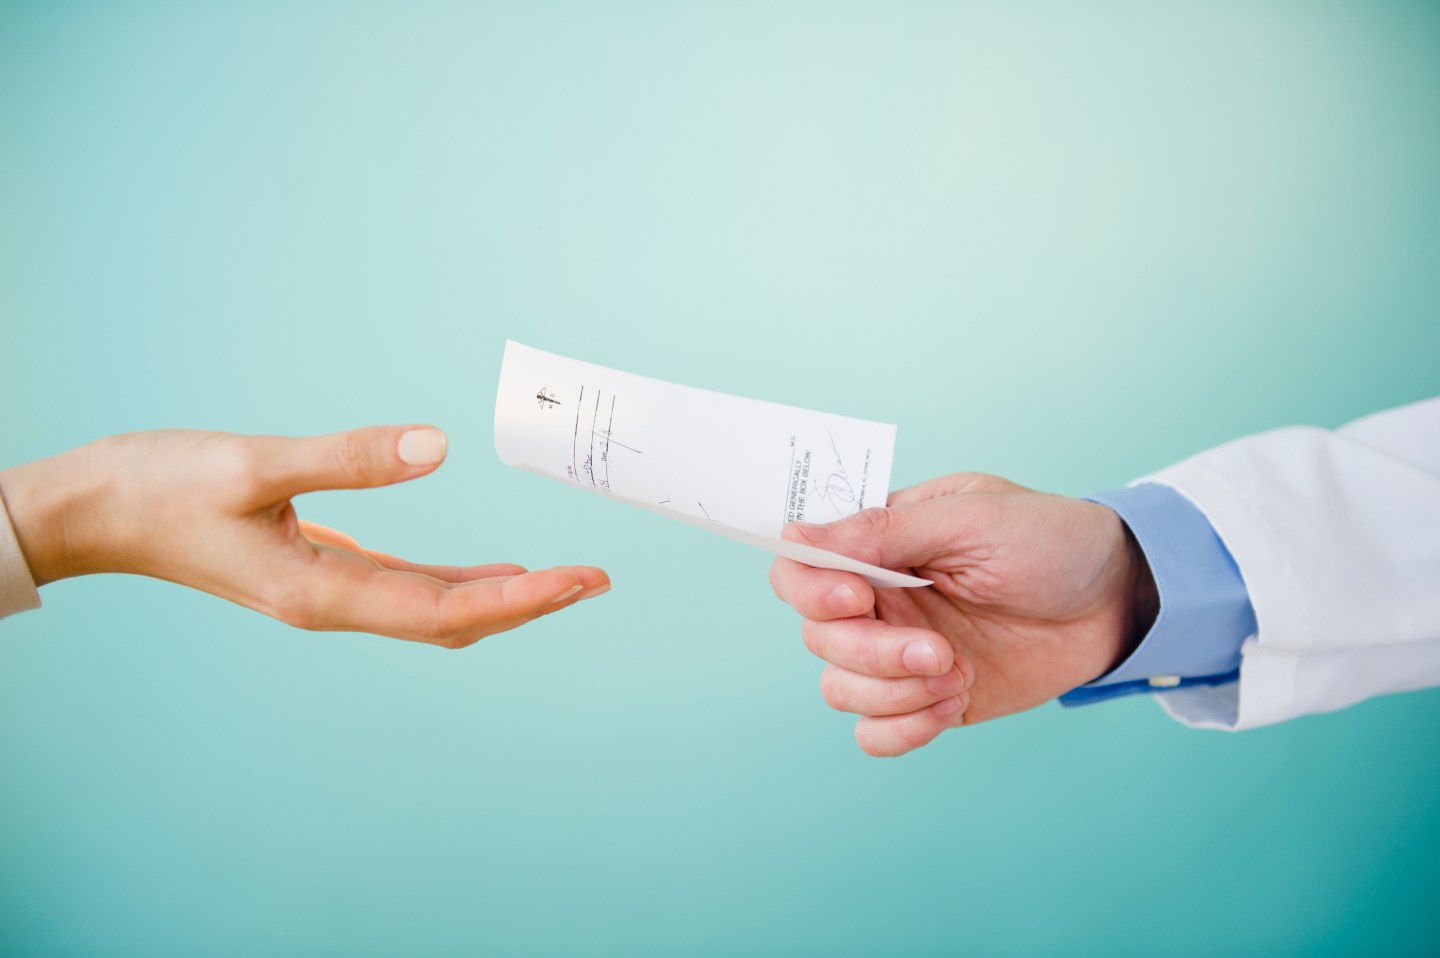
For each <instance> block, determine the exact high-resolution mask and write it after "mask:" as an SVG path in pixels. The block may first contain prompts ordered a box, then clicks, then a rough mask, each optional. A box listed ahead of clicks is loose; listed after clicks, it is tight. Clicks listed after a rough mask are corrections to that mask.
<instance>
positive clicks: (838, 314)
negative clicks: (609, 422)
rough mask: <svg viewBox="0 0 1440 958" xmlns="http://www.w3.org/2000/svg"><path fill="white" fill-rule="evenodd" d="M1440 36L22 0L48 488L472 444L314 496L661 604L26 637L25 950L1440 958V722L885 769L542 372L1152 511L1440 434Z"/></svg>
mask: <svg viewBox="0 0 1440 958" xmlns="http://www.w3.org/2000/svg"><path fill="white" fill-rule="evenodd" d="M1437 267H1440V8H1437V5H1435V4H1426V3H1377V2H1355V3H1253V2H1223V3H1210V2H1204V3H1201V2H1196V3H1171V4H1155V3H1145V2H1136V3H1132V4H1126V3H1087V4H1071V3H1053V4H1043V3H1042V4H994V5H961V4H940V3H936V4H920V3H909V4H905V3H873V4H821V3H792V4H787V3H758V2H757V3H713V4H664V3H658V2H656V3H608V4H607V3H592V4H579V3H575V4H565V3H551V4H528V3H527V4H521V3H515V4H508V5H478V4H463V5H462V4H455V5H420V4H399V3H397V4H378V3H376V4H357V3H333V4H322V3H298V4H297V3H273V4H272V3H249V4H203V5H202V4H183V3H176V4H141V3H107V4H98V3H97V4H71V3H34V4H15V3H5V4H4V5H3V6H0V323H3V336H0V410H3V413H0V415H3V433H0V461H3V462H5V463H14V462H18V461H21V460H26V459H30V458H33V457H39V456H44V455H47V454H50V453H54V452H57V451H59V450H62V449H65V448H67V447H70V446H74V445H77V444H80V443H82V442H85V441H87V440H90V439H92V438H94V437H97V436H100V435H103V434H106V433H111V432H118V431H126V430H133V429H145V428H152V427H159V426H191V427H211V428H220V429H229V430H237V431H275V432H292V433H309V432H323V431H330V430H335V429H340V428H345V427H350V426H358V425H364V424H370V423H390V422H405V421H411V420H422V421H433V422H435V423H437V424H439V425H441V426H443V427H444V428H445V429H447V430H448V431H449V433H450V436H451V438H452V455H451V456H450V460H449V462H448V463H447V464H446V465H445V467H444V468H443V469H442V470H441V471H440V472H439V473H438V474H436V475H435V476H433V477H431V478H428V479H424V480H422V481H420V482H417V483H414V484H413V485H410V486H406V487H401V488H394V489H385V490H379V491H374V492H367V493H333V494H324V495H319V496H314V497H311V498H309V499H307V500H304V501H303V502H302V506H301V511H302V514H306V515H309V516H310V517H312V518H315V519H317V520H319V521H322V522H327V523H330V524H334V525H336V526H338V527H340V528H342V529H345V530H347V531H349V532H351V533H353V534H355V535H356V536H358V537H359V538H360V539H361V540H362V541H363V542H366V543H368V544H372V545H374V546H376V547H379V548H384V549H387V550H391V551H395V552H398V553H400V554H403V555H409V556H414V557H419V558H423V559H428V560H433V561H445V562H471V561H481V560H487V561H488V560H513V561H518V562H524V563H528V564H532V565H543V564H552V563H558V562H593V563H596V564H600V565H603V566H605V567H606V568H607V569H609V571H610V572H611V573H612V574H613V576H614V581H615V590H614V592H613V594H611V595H609V596H606V597H604V598H602V599H599V600H596V601H594V602H591V603H586V604H584V605H583V606H581V607H577V608H575V609H573V610H571V611H569V612H567V613H566V614H564V615H563V616H558V617H555V618H552V619H548V620H546V621H544V622H541V623H538V624H536V625H533V626H530V627H527V628H525V629H524V630H522V631H519V632H515V633H511V634H507V635H504V636H501V637H498V638H494V639H491V640H488V641H485V642H483V643H481V644H480V645H479V646H476V647H475V648H473V649H471V650H469V651H466V652H461V653H450V652H445V651H442V650H437V649H432V648H426V647H421V646H415V645H408V644H403V643H399V642H393V641H388V640H384V639H379V638H373V637H369V636H357V635H312V634H307V633H303V632H297V631H292V630H290V629H288V628H286V627H284V626H282V625H280V624H278V623H275V622H272V621H269V620H267V619H264V618H262V617H260V616H257V615H255V614H253V613H249V612H246V611H243V610H241V609H238V608H234V607H231V606H229V605H226V604H225V603H223V602H221V601H219V600H216V599H212V598H210V597H207V596H203V595H199V594H194V593H189V592H187V591H185V590H182V589H179V588H176V587H173V586H169V585H165V584H162V583H157V582H152V581H147V580H139V579H127V578H108V579H90V580H79V581H71V582H66V583H62V584H59V585H56V586H53V587H50V588H47V589H46V591H45V595H44V599H45V603H46V607H45V609H44V610H43V612H40V613H33V614H27V615H24V616H22V617H19V618H16V619H12V620H9V621H6V622H5V623H4V624H3V625H0V953H3V954H6V955H9V954H16V955H88V956H109V955H143V956H166V955H222V956H223V955H236V956H240V955H259V954H264V955H280V956H284V955H397V954H407V955H461V954H495V955H511V954H514V955H532V954H533V955H566V954H617V955H620V954H623V955H641V954H693V955H734V954H745V953H750V954H758V953H776V954H779V953H791V954H825V955H867V954H882V953H883V954H887V955H910V954H916V955H921V954H925V955H934V954H945V953H964V954H984V955H1011V954H1015V955H1027V954H1054V953H1060V952H1062V951H1063V952H1064V953H1066V954H1080V955H1090V954H1102V953H1104V954H1126V953H1135V954H1142V953H1147V954H1148V953H1151V952H1154V951H1156V950H1158V951H1163V952H1166V953H1170V954H1177V955H1210V954H1217V953H1228V954H1262V953H1263V954H1267V955H1283V954H1292V953H1301V952H1303V953H1306V954H1311V955H1326V954H1334V955H1345V954H1355V953H1358V952H1359V951H1360V950H1361V949H1366V950H1369V951H1372V952H1386V953H1392V954H1401V953H1407V952H1408V953H1434V951H1435V949H1436V948H1437V947H1440V918H1437V912H1436V911H1435V908H1434V903H1435V896H1436V888H1437V879H1440V870H1437V865H1436V862H1437V860H1440V750H1437V747H1436V742H1435V737H1434V729H1435V728H1436V726H1437V722H1440V692H1424V693H1417V694H1411V695H1407V696H1401V697H1395V698H1389V699H1384V700H1379V701H1373V702H1370V703H1367V704H1365V705H1363V706H1360V707H1358V708H1355V709H1352V710H1350V711H1348V712H1344V713H1340V714H1336V715H1330V716H1322V717H1315V718H1307V719H1303V720H1300V721H1297V722H1294V723H1292V724H1290V725H1286V726H1282V727H1277V728H1272V729H1266V730H1262V731H1256V732H1251V733H1247V734H1243V735H1240V736H1229V735H1224V734H1217V733H1205V732H1192V731H1187V730H1185V729H1183V728H1181V727H1180V726H1178V725H1175V724H1172V723H1171V722H1170V721H1169V720H1168V719H1166V718H1165V717H1164V716H1163V715H1162V713H1161V712H1160V711H1159V710H1158V709H1157V708H1156V707H1155V706H1154V705H1153V704H1152V703H1150V702H1148V701H1146V700H1144V699H1135V700H1131V701H1125V702H1121V703H1117V704H1112V705H1104V706H1099V707H1095V708H1091V709H1087V710H1081V711H1076V712H1062V711H1061V710H1060V709H1059V708H1058V707H1057V706H1054V705H1051V706H1048V707H1045V708H1041V709H1039V710H1037V711H1034V712H1032V713H1029V714H1026V715H1024V716H1021V717H1018V718H1013V719H1009V720H1006V721H1003V722H998V723H994V724H991V725H985V726H982V727H979V728H975V729H970V730H965V731H962V732H952V733H949V734H947V735H946V736H944V738H943V739H942V740H941V741H940V742H939V743H938V744H936V745H934V746H932V747H930V748H927V749H924V750H923V751H922V752H920V753H917V754H915V755H912V756H910V757H908V758H905V759H903V760H899V761H875V760H870V759H867V758H865V757H864V756H862V755H861V754H860V753H859V751H858V750H857V749H856V748H855V746H854V744H853V742H852V740H851V720H850V719H849V718H847V717H844V716H841V715H839V714H836V713H833V712H830V711H829V710H828V709H826V708H825V707H824V705H823V704H822V703H821V701H820V699H819V696H818V693H817V691H816V677H817V675H818V672H819V665H818V663H817V662H816V661H815V660H813V659H812V658H811V657H810V656H809V655H808V653H807V652H806V651H805V649H804V648H803V646H802V644H801V642H800V640H799V638H798V632H797V621H796V619H795V617H794V616H793V615H792V614H791V613H790V611H789V610H788V609H786V608H784V607H782V606H781V605H780V603H779V602H778V601H776V600H775V599H774V598H773V597H772V595H771V593H770V590H769V587H768V585H767V583H766V568H767V559H766V557H765V556H764V555H763V554H761V553H759V552H756V551H752V550H750V549H747V548H746V547H743V546H740V545H737V544H733V543H729V542H727V541H723V540H719V539H713V538H709V537H706V536H704V535H702V534H700V533H698V532H695V531H693V530H691V529H689V528H686V527H682V526H680V525H678V524H669V523H666V522H665V521H663V520H662V519H659V518H656V517H653V516H650V515H647V514H641V513H638V512H635V511H633V510H627V509H624V508H622V507H621V506H619V505H616V504H613V503H605V502H603V501H600V500H598V499H595V498H591V497H588V496H584V495H581V494H580V493H578V492H575V491H574V490H570V489H566V488H564V487H563V486H561V485H559V484H557V483H551V482H547V481H545V480H542V479H540V478H538V477H536V476H533V475H530V474H526V473H521V472H518V471H511V470H507V469H505V468H504V467H502V466H501V465H500V464H499V462H498V461H497V460H496V458H495V455H494V453H493V451H492V449H491V445H490V416H491V411H492V408H493V407H492V401H493V390H494V386H495V379H496V374H497V368H498V363H499V359H500V351H501V345H502V343H503V340H504V339H505V338H506V337H507V336H509V337H515V338H519V339H522V340H524V341H527V342H529V343H531V344H533V345H536V346H539V347H542V348H547V349H552V350H556V351H560V352H565V353H568V354H572V355H575V356H577V357H581V358H585V359H589V360H592V361H595V362H600V363H605V364H608V365H613V366H618V367H621V368H624V369H627V370H633V371H636V372H640V373H645V374H650V375H654V376H661V377H666V378H671V379H675V380H678V381H681V382H686V383H693V384H697V385H702V386H708V387H712V388H716V389H721V390H729V391H737V392H743V393H747V394H751V395H755V396H760V397H764V398H769V399H773V400H778V401H782V402H788V403H795V404H803V405H813V406H815V407H818V408H821V409H827V410H833V411H837V412H843V413H848V414H852V415H856V416H864V417H870V418H876V419H881V420H886V421H890V422H895V423H898V424H899V427H900V438H899V445H898V448H897V456H896V474H895V482H896V485H897V486H900V485H908V484H910V483H913V482H917V481H919V480H922V479H925V478H928V477H930V476H933V475H937V474H940V473H943V472H947V471H951V470H955V469H961V468H964V469H979V470H989V471H995V472H999V473H1002V474H1004V475H1007V476H1010V477H1012V478H1015V479H1017V480H1019V481H1022V482H1025V483H1029V484H1032V485H1037V486H1040V487H1043V488H1046V489H1051V490H1056V491H1061V492H1066V493H1081V492H1085V491H1087V490H1093V489H1097V488H1104V487H1109V486H1112V485H1116V484H1120V483H1123V482H1125V481H1126V480H1128V479H1130V478H1132V477H1134V476H1136V475H1140V474H1143V473H1144V472H1146V471H1148V470H1150V469H1153V468H1157V467H1159V466H1162V465H1165V464H1167V463H1170V462H1172V461H1174V460H1176V459H1178V458H1181V457H1183V456H1185V455H1186V454H1188V453H1190V452H1192V451H1196V450H1199V449H1202V448H1205V447H1208V446H1211V445H1214V444H1217V443H1219V442H1221V441H1223V440H1225V439H1227V438H1231V437H1234V436H1237V435H1239V434H1243V433H1248V432H1253V431H1258V430H1262V429H1266V428H1269V427H1273V426H1278V425H1283V424H1290V423H1297V422H1303V423H1314V424H1320V425H1326V426H1335V425H1339V424H1340V423H1342V422H1344V421H1346V420H1347V419H1349V418H1352V417H1355V416H1358V415H1361V414H1364V413H1366V412H1369V411H1372V410H1374V409H1377V408H1381V407H1386V406H1390V405H1395V404H1399V403H1402V402H1406V401H1411V400H1415V399H1419V398H1422V397H1424V396H1427V395H1430V394H1434V393H1436V392H1440V268H1437Z"/></svg>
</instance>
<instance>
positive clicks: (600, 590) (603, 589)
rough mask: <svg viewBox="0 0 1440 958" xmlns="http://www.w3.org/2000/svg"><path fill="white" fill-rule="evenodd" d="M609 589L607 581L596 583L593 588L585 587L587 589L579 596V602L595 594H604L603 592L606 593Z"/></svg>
mask: <svg viewBox="0 0 1440 958" xmlns="http://www.w3.org/2000/svg"><path fill="white" fill-rule="evenodd" d="M576 588H579V587H578V586H577V587H576ZM609 591H610V583H608V582H607V583H605V584H604V585H597V586H595V587H594V588H591V589H587V590H586V591H585V594H584V595H582V596H580V601H581V602H584V601H585V600H586V599H593V598H595V597H596V596H597V595H604V594H605V593H607V592H609Z"/></svg>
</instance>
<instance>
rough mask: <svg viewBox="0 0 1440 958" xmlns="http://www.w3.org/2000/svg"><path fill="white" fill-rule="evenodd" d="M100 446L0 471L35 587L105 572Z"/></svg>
mask: <svg viewBox="0 0 1440 958" xmlns="http://www.w3.org/2000/svg"><path fill="white" fill-rule="evenodd" d="M102 458H103V457H102V455H101V451H100V449H99V444H98V443H92V444H91V445H89V446H84V447H81V448H80V449H75V450H71V451H70V452H65V453H61V454H60V455H58V456H52V457H50V458H48V459H41V460H38V461H36V462H30V463H25V464H23V465H19V466H14V467H12V468H10V469H6V470H3V471H0V496H3V498H4V501H5V507H6V509H7V510H8V512H9V514H10V523H11V525H12V526H13V527H14V529H15V537H16V539H17V540H18V541H19V543H20V552H21V554H23V555H24V557H25V563H26V565H28V566H29V567H30V575H31V577H32V578H33V579H34V580H35V584H36V585H37V586H42V585H45V584H46V583H49V582H56V581H58V580H60V579H68V578H71V577H73V576H77V575H86V574H89V573H92V572H100V571H103V570H102V569H101V568H99V567H98V566H97V560H96V550H95V548H94V546H95V543H97V542H99V541H102V540H103V538H104V535H103V532H102V531H101V529H100V524H101V522H102V520H103V519H104V515H105V510H104V508H103V505H102V503H103V502H104V500H105V496H106V490H107V489H108V487H109V480H108V477H107V475H106V473H105V471H104V470H103V469H102V468H101V466H100V463H101V461H102Z"/></svg>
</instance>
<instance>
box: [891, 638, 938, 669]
mask: <svg viewBox="0 0 1440 958" xmlns="http://www.w3.org/2000/svg"><path fill="white" fill-rule="evenodd" d="M900 658H901V660H902V661H903V662H904V663H905V667H906V668H907V669H909V670H910V671H911V672H919V673H921V674H928V675H934V674H935V673H936V672H939V671H940V656H938V655H936V654H935V649H934V648H932V647H931V645H930V643H929V642H926V641H925V640H924V639H916V640H915V641H914V642H911V643H910V644H909V645H907V646H905V651H904V652H902V653H901V654H900Z"/></svg>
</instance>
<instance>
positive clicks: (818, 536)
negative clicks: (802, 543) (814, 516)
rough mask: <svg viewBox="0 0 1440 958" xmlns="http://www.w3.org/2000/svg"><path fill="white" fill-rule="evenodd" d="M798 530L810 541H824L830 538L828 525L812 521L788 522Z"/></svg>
mask: <svg viewBox="0 0 1440 958" xmlns="http://www.w3.org/2000/svg"><path fill="white" fill-rule="evenodd" d="M790 524H791V525H792V526H794V527H795V528H796V529H798V530H799V531H800V534H801V535H802V536H804V537H805V538H807V539H809V540H810V541H811V542H824V541H825V540H826V539H828V538H830V527H829V526H825V525H819V524H817V523H814V522H792V523H790Z"/></svg>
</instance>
